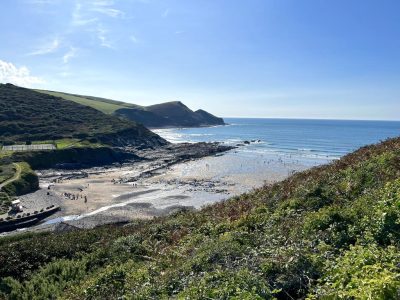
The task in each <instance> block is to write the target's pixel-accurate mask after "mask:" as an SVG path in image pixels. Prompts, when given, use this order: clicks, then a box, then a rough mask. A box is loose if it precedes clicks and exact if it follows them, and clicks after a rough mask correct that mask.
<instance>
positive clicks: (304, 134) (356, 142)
mask: <svg viewBox="0 0 400 300" xmlns="http://www.w3.org/2000/svg"><path fill="white" fill-rule="evenodd" d="M225 122H226V123H228V125H226V126H215V127H203V128H180V129H159V130H155V132H156V133H158V134H159V135H161V136H162V137H164V138H165V139H167V140H168V141H170V142H173V143H178V142H211V141H218V142H223V143H226V144H230V145H238V144H242V143H243V142H244V141H250V142H251V143H250V144H249V145H246V146H242V147H239V148H238V149H237V150H236V151H235V155H236V156H239V157H242V158H243V159H244V162H248V163H252V160H257V161H258V162H259V161H260V160H271V159H282V160H285V161H291V162H300V163H301V164H303V165H305V166H313V165H319V164H322V163H326V162H329V161H332V160H334V159H338V158H340V157H341V156H343V155H345V154H347V153H349V152H352V151H354V150H356V149H358V148H360V147H361V146H364V145H368V144H372V143H377V142H379V141H382V140H385V139H387V138H390V137H396V136H400V122H398V121H347V120H346V121H344V120H298V119H245V118H227V119H225Z"/></svg>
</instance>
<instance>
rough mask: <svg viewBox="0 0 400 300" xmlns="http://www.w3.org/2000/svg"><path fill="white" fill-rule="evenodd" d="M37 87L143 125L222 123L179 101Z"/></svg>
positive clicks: (47, 92) (168, 125) (164, 125)
mask: <svg viewBox="0 0 400 300" xmlns="http://www.w3.org/2000/svg"><path fill="white" fill-rule="evenodd" d="M37 91H38V92H40V93H45V94H49V95H53V96H57V97H62V98H64V99H67V100H71V101H74V102H77V103H79V104H82V105H86V106H90V107H93V108H95V109H97V110H100V111H102V112H104V113H106V114H113V115H116V116H119V117H123V118H125V119H127V120H130V121H135V122H138V123H141V124H143V125H145V126H146V127H152V128H161V127H200V126H213V125H224V124H225V123H224V120H223V119H222V118H218V117H216V116H214V115H212V114H210V113H208V112H206V111H204V110H197V111H192V110H191V109H189V108H188V107H187V106H186V105H184V104H183V103H182V102H180V101H172V102H165V103H161V104H155V105H150V106H140V105H136V104H130V103H125V102H121V101H116V100H110V99H104V98H99V97H92V96H82V95H75V94H68V93H61V92H53V91H45V90H37Z"/></svg>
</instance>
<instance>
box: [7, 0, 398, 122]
mask: <svg viewBox="0 0 400 300" xmlns="http://www.w3.org/2000/svg"><path fill="white" fill-rule="evenodd" d="M399 13H400V1H398V0H393V1H390V0H375V1H371V0H332V1H325V0H302V1H299V0H246V1H242V0H241V1H239V0H197V1H194V0H180V1H177V0H175V1H173V0H163V1H161V0H158V1H156V0H120V1H118V0H3V1H1V8H0V26H1V27H0V28H1V29H0V41H2V42H1V44H0V82H13V83H16V84H19V85H24V86H29V87H37V88H44V89H50V90H59V91H65V92H72V93H76V94H87V95H94V96H101V97H107V98H112V99H118V100H123V101H127V102H132V103H137V104H143V105H148V104H153V103H159V102H163V101H172V100H181V101H182V102H184V103H185V104H187V105H188V106H189V107H191V108H192V109H197V108H204V109H207V110H209V111H210V112H212V113H215V114H217V115H220V116H224V117H229V116H231V117H232V116H242V117H287V118H335V119H388V120H389V119H391V120H399V119H400V84H399V83H400V17H399Z"/></svg>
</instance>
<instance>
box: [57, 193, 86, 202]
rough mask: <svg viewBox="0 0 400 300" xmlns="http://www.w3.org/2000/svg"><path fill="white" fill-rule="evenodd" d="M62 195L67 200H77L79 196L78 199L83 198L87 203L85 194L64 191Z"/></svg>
mask: <svg viewBox="0 0 400 300" xmlns="http://www.w3.org/2000/svg"><path fill="white" fill-rule="evenodd" d="M63 196H64V197H65V198H67V199H69V200H78V199H79V198H80V199H84V201H85V203H87V201H88V198H87V196H86V195H82V194H73V193H67V192H64V193H63Z"/></svg>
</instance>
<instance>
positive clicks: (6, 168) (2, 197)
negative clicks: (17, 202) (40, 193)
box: [0, 162, 39, 214]
mask: <svg viewBox="0 0 400 300" xmlns="http://www.w3.org/2000/svg"><path fill="white" fill-rule="evenodd" d="M1 174H3V175H5V174H6V176H5V177H0V214H2V213H5V212H7V211H8V208H9V205H10V202H11V200H12V199H13V198H14V197H15V196H20V195H23V194H27V193H30V192H33V191H36V190H37V189H38V188H39V178H38V176H37V175H36V174H35V173H34V172H33V171H32V169H31V166H30V165H29V164H28V163H26V162H18V163H8V164H0V175H1ZM5 178H6V179H5Z"/></svg>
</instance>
